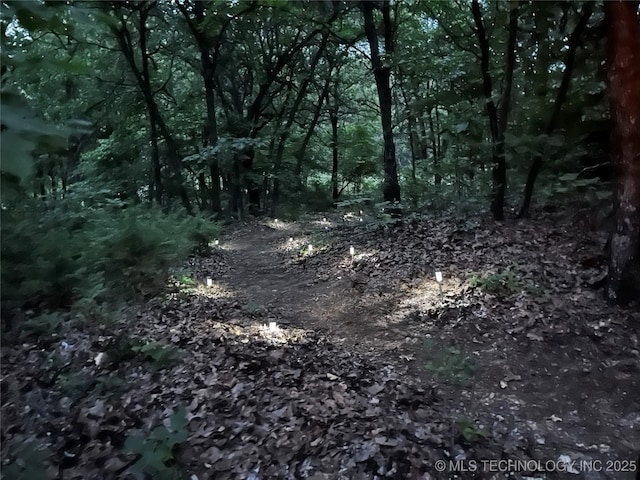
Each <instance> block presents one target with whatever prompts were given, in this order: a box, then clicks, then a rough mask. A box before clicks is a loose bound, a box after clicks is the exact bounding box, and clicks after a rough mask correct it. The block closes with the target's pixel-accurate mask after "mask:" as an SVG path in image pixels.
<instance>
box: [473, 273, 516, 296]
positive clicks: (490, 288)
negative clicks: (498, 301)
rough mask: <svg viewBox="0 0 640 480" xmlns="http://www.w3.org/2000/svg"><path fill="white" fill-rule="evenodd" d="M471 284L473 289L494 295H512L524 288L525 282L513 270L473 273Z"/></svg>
mask: <svg viewBox="0 0 640 480" xmlns="http://www.w3.org/2000/svg"><path fill="white" fill-rule="evenodd" d="M469 283H470V284H471V286H472V287H476V288H480V289H481V290H484V291H485V292H489V293H494V294H512V293H515V292H518V291H520V290H522V289H523V288H524V284H523V282H522V281H521V280H520V279H519V278H518V275H517V274H516V273H515V272H514V271H513V269H511V268H507V269H505V270H503V271H501V272H490V273H484V274H480V273H472V274H471V275H470V277H469Z"/></svg>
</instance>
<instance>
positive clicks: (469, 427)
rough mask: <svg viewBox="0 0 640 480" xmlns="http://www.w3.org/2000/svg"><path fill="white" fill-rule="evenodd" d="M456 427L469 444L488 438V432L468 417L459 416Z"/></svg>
mask: <svg viewBox="0 0 640 480" xmlns="http://www.w3.org/2000/svg"><path fill="white" fill-rule="evenodd" d="M456 429H457V431H458V432H459V434H460V436H461V437H462V440H463V441H464V443H466V444H467V445H474V444H476V443H479V442H480V441H482V440H484V439H485V438H487V434H486V433H485V432H484V431H483V430H481V429H480V428H478V426H477V425H476V424H475V422H474V421H473V420H472V419H470V418H468V417H460V418H458V419H457V420H456Z"/></svg>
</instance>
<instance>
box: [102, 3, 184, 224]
mask: <svg viewBox="0 0 640 480" xmlns="http://www.w3.org/2000/svg"><path fill="white" fill-rule="evenodd" d="M125 7H129V4H122V5H121V4H117V3H116V4H115V8H114V11H113V13H114V15H115V17H116V18H117V20H118V21H117V23H115V24H113V25H111V32H112V33H113V35H114V37H115V38H116V39H117V41H118V45H119V46H120V50H121V52H122V55H123V56H124V58H125V59H126V61H127V63H128V65H129V68H130V69H131V73H133V75H134V77H135V79H136V82H137V84H138V88H139V89H140V93H141V94H142V97H143V98H144V101H145V103H146V105H147V109H148V115H149V122H150V125H151V135H152V142H156V141H157V138H155V137H154V135H156V127H157V129H158V130H159V132H160V134H161V135H162V136H163V138H164V140H165V143H166V145H167V156H168V158H169V166H170V168H171V178H170V181H169V185H168V186H169V187H170V188H169V192H170V193H171V194H177V195H179V197H180V199H181V200H182V205H183V206H184V208H185V209H186V210H187V211H188V212H191V210H192V209H191V202H190V201H189V197H188V195H187V191H186V189H185V187H184V184H183V181H182V166H181V160H180V154H179V152H178V146H177V145H176V142H175V139H174V136H173V133H172V132H171V130H170V129H169V127H168V125H167V123H166V121H165V119H164V117H163V115H162V113H161V112H160V108H159V106H158V103H157V102H156V99H155V93H156V91H154V89H153V87H152V84H151V72H150V69H149V65H150V63H151V61H152V60H151V53H150V52H149V50H148V48H147V40H148V34H149V26H148V24H147V21H148V20H149V17H150V14H151V13H152V12H153V11H154V10H155V9H156V7H157V2H156V1H143V2H139V3H133V4H131V6H130V9H129V11H126V12H125V13H126V14H122V11H121V8H125ZM136 14H137V20H138V21H137V22H135V18H136ZM130 29H133V31H134V32H137V36H138V42H137V45H136V43H135V42H134V40H133V36H132V31H131V30H130ZM136 50H139V57H140V59H139V64H138V61H137V60H136ZM157 157H158V154H157V145H155V143H154V155H153V158H154V162H155V161H156V160H155V159H156V158H157ZM154 172H156V181H158V180H159V174H158V172H159V166H158V165H157V164H155V165H154Z"/></svg>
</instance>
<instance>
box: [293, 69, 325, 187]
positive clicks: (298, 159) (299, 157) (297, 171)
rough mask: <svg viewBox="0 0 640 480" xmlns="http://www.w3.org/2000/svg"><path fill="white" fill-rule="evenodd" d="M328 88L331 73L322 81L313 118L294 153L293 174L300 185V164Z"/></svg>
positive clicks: (318, 117)
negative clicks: (294, 165)
mask: <svg viewBox="0 0 640 480" xmlns="http://www.w3.org/2000/svg"><path fill="white" fill-rule="evenodd" d="M330 87H331V73H329V75H327V77H326V79H325V81H324V86H323V87H322V92H321V93H320V98H319V99H318V105H317V106H316V109H315V110H314V112H313V118H312V119H311V122H310V123H309V127H308V128H307V132H306V133H305V135H304V138H303V139H302V143H301V145H300V148H299V149H298V151H297V152H296V153H295V157H296V168H295V174H296V177H297V178H298V181H299V182H300V184H301V185H302V183H303V182H302V178H301V175H302V163H303V162H304V157H305V154H306V152H307V147H308V146H309V142H310V141H311V137H313V132H314V131H315V129H316V126H317V125H318V121H319V120H320V115H321V114H322V107H323V105H324V102H325V100H326V99H327V96H328V95H329V88H330Z"/></svg>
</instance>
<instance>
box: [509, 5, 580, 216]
mask: <svg viewBox="0 0 640 480" xmlns="http://www.w3.org/2000/svg"><path fill="white" fill-rule="evenodd" d="M592 11H593V2H589V3H587V4H585V6H584V8H583V10H582V16H581V17H580V21H579V22H578V24H577V25H576V28H575V29H574V30H573V32H572V33H571V37H570V38H569V48H568V50H567V54H566V56H565V60H564V65H565V69H564V72H563V73H562V81H561V83H560V87H558V92H557V94H556V99H555V102H554V103H553V110H552V111H551V115H550V116H549V120H548V121H547V125H546V127H545V129H544V133H545V135H551V133H553V131H554V130H555V128H556V122H557V121H558V117H559V115H560V111H561V109H562V105H563V104H564V101H565V99H566V98H567V94H568V92H569V85H570V83H571V77H572V76H573V68H574V65H575V58H576V50H577V49H578V43H579V40H580V36H581V35H582V32H584V30H585V28H586V27H587V23H588V22H589V17H591V12H592ZM541 168H542V154H541V153H537V154H536V156H535V157H534V158H533V162H532V163H531V167H530V168H529V173H528V174H527V183H526V184H525V187H524V199H523V201H522V206H521V207H520V211H519V212H518V217H517V218H524V217H526V216H528V215H529V207H530V206H531V197H532V196H533V188H534V186H535V183H536V179H537V178H538V173H540V169H541Z"/></svg>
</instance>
